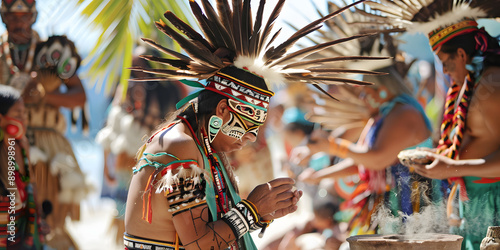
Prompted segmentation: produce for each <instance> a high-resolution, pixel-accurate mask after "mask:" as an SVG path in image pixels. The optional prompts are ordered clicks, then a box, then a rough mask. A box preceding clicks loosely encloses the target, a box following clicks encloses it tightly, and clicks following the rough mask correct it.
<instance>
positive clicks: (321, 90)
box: [312, 83, 339, 101]
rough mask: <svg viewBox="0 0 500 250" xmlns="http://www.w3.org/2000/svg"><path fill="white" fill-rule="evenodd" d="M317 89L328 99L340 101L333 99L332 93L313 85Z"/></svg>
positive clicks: (315, 84)
mask: <svg viewBox="0 0 500 250" xmlns="http://www.w3.org/2000/svg"><path fill="white" fill-rule="evenodd" d="M312 85H313V86H314V87H315V88H316V89H318V90H319V91H320V92H321V93H323V94H325V95H327V96H328V97H330V98H332V99H333V100H336V101H338V100H339V99H337V98H335V97H333V96H332V95H331V94H330V93H328V92H326V90H324V89H322V88H321V87H320V86H319V85H318V84H317V83H313V84H312Z"/></svg>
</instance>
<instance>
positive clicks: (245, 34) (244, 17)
mask: <svg viewBox="0 0 500 250" xmlns="http://www.w3.org/2000/svg"><path fill="white" fill-rule="evenodd" d="M240 29H241V45H242V51H241V52H242V54H243V55H247V56H248V55H249V45H250V44H249V41H250V37H251V36H252V12H251V10H250V0H243V8H242V10H241V28H240Z"/></svg>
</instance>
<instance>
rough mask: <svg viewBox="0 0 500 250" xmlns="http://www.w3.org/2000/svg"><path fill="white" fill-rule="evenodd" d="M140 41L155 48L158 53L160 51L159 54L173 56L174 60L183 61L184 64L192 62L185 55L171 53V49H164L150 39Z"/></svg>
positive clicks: (175, 52)
mask: <svg viewBox="0 0 500 250" xmlns="http://www.w3.org/2000/svg"><path fill="white" fill-rule="evenodd" d="M142 40H143V41H144V42H145V43H147V44H149V45H150V46H151V47H153V48H156V49H157V50H159V51H161V52H163V53H165V54H167V55H171V56H173V57H175V58H178V59H180V60H182V61H184V62H186V63H189V62H190V61H192V59H191V58H189V57H187V56H185V55H183V54H181V53H179V52H177V51H173V50H171V49H168V48H165V47H163V46H161V45H159V44H157V43H156V42H155V41H153V40H151V39H148V38H142Z"/></svg>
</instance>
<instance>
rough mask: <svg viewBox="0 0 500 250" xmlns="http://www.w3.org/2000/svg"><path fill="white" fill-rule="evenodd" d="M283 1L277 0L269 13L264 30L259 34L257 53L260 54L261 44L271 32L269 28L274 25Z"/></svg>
mask: <svg viewBox="0 0 500 250" xmlns="http://www.w3.org/2000/svg"><path fill="white" fill-rule="evenodd" d="M284 3H285V0H279V1H278V2H277V3H276V6H274V9H273V12H271V15H269V18H268V20H267V23H266V25H265V26H264V30H263V31H262V34H261V38H260V41H259V46H257V49H258V51H257V54H260V52H261V50H262V46H263V45H264V43H265V42H266V40H267V37H268V36H269V34H270V33H271V30H272V29H273V26H274V23H275V21H276V19H277V18H278V16H279V14H280V13H281V10H282V9H283V4H284ZM266 47H267V46H266Z"/></svg>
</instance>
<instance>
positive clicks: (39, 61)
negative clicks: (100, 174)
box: [0, 0, 91, 249]
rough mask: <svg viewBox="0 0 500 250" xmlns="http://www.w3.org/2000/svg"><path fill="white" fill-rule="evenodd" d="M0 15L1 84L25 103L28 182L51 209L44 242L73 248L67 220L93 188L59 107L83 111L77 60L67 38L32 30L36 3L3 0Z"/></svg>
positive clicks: (76, 213) (77, 215)
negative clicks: (43, 36)
mask: <svg viewBox="0 0 500 250" xmlns="http://www.w3.org/2000/svg"><path fill="white" fill-rule="evenodd" d="M0 14H1V16H2V21H3V23H4V24H5V27H6V29H7V30H6V32H5V33H3V34H2V37H1V41H0V50H1V55H0V84H2V85H9V86H13V87H14V88H16V89H17V90H19V91H20V92H21V93H22V96H23V99H24V102H25V105H26V111H27V113H28V119H27V121H26V127H27V131H26V136H27V138H28V140H29V144H30V146H31V149H30V152H31V154H30V157H31V164H32V165H33V166H34V167H33V172H32V174H33V178H32V180H33V182H34V183H36V186H37V189H38V190H37V191H38V192H37V194H38V198H39V201H40V202H41V203H42V202H45V204H50V205H48V206H50V207H52V213H51V214H48V215H44V216H47V218H46V220H47V224H48V225H49V226H50V233H49V234H48V235H47V237H46V239H47V245H49V246H51V247H53V248H60V249H68V248H71V247H73V248H75V247H76V245H75V242H74V240H73V239H72V237H71V236H70V234H69V233H68V232H67V230H66V227H65V222H66V218H67V217H70V218H71V219H73V220H79V219H80V201H81V200H82V199H83V198H84V197H85V196H86V194H87V193H88V192H90V190H91V189H90V187H89V186H88V185H87V184H86V181H85V176H84V174H83V173H82V171H81V169H80V167H79V166H78V162H77V160H76V157H75V155H74V153H73V150H72V147H71V144H70V143H69V141H68V140H67V138H66V137H65V136H64V133H65V132H66V119H65V117H64V115H63V114H62V113H61V112H60V110H59V109H60V108H61V107H66V108H69V109H72V118H73V119H75V117H78V114H82V113H83V112H82V111H81V110H82V109H78V108H82V107H84V104H85V101H86V95H85V91H84V88H83V85H82V83H81V81H80V78H79V77H78V75H77V74H76V71H77V69H78V67H79V65H80V61H81V60H80V57H79V55H78V53H77V52H76V48H75V46H74V44H73V42H71V41H70V40H69V39H67V38H66V37H65V36H52V37H50V38H49V39H47V40H46V41H42V40H41V39H40V38H39V36H38V34H37V33H36V32H35V31H34V30H33V29H32V25H33V24H34V23H35V21H36V17H37V10H36V2H35V1H25V0H14V1H7V0H3V1H2V6H1V9H0ZM78 110H79V111H78ZM81 117H82V118H85V116H84V115H83V116H81ZM73 119H72V120H73ZM82 121H83V125H84V126H83V127H85V125H86V120H85V119H82ZM41 203H40V204H41ZM48 206H47V207H48Z"/></svg>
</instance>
